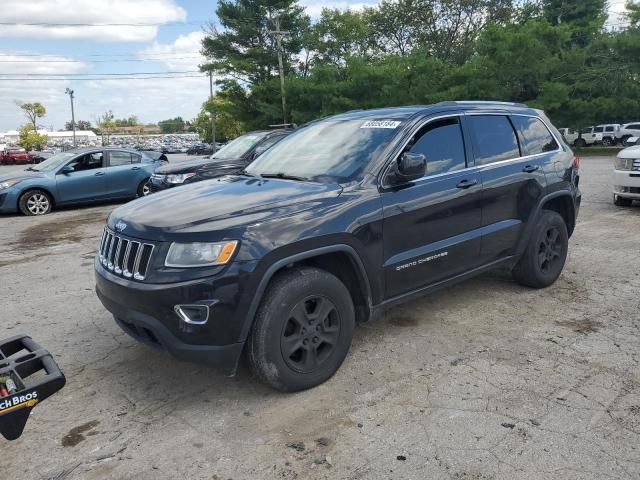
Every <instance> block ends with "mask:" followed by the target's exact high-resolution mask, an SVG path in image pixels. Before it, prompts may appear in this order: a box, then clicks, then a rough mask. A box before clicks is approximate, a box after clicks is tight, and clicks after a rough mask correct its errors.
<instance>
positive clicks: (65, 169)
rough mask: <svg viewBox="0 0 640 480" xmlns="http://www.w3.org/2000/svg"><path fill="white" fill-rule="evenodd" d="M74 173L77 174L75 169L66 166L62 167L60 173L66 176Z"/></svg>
mask: <svg viewBox="0 0 640 480" xmlns="http://www.w3.org/2000/svg"><path fill="white" fill-rule="evenodd" d="M73 172H75V169H74V168H73V167H72V166H71V165H65V166H64V167H62V168H61V169H60V171H59V172H58V173H62V174H64V175H67V174H69V173H73Z"/></svg>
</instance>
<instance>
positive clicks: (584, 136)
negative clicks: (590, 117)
mask: <svg viewBox="0 0 640 480" xmlns="http://www.w3.org/2000/svg"><path fill="white" fill-rule="evenodd" d="M595 130H596V127H585V128H583V129H582V130H580V136H579V138H577V139H576V140H575V142H574V143H573V145H574V146H575V147H577V148H584V147H586V146H589V145H594V144H596V143H598V142H599V141H600V140H602V135H601V134H598V132H596V131H595Z"/></svg>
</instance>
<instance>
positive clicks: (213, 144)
mask: <svg viewBox="0 0 640 480" xmlns="http://www.w3.org/2000/svg"><path fill="white" fill-rule="evenodd" d="M209 103H211V108H212V109H213V111H212V112H211V115H210V116H211V148H212V149H213V153H216V150H217V148H216V110H215V106H214V105H213V70H209Z"/></svg>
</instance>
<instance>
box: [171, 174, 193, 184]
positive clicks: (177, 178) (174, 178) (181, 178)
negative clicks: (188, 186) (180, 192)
mask: <svg viewBox="0 0 640 480" xmlns="http://www.w3.org/2000/svg"><path fill="white" fill-rule="evenodd" d="M194 175H195V173H178V174H176V175H167V183H184V182H185V180H186V179H187V178H191V177H193V176H194Z"/></svg>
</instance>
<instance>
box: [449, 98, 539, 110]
mask: <svg viewBox="0 0 640 480" xmlns="http://www.w3.org/2000/svg"><path fill="white" fill-rule="evenodd" d="M437 105H506V106H509V107H522V108H529V106H528V105H525V104H524V103H516V102H501V101H497V100H453V101H446V102H440V103H438V104H437Z"/></svg>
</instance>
